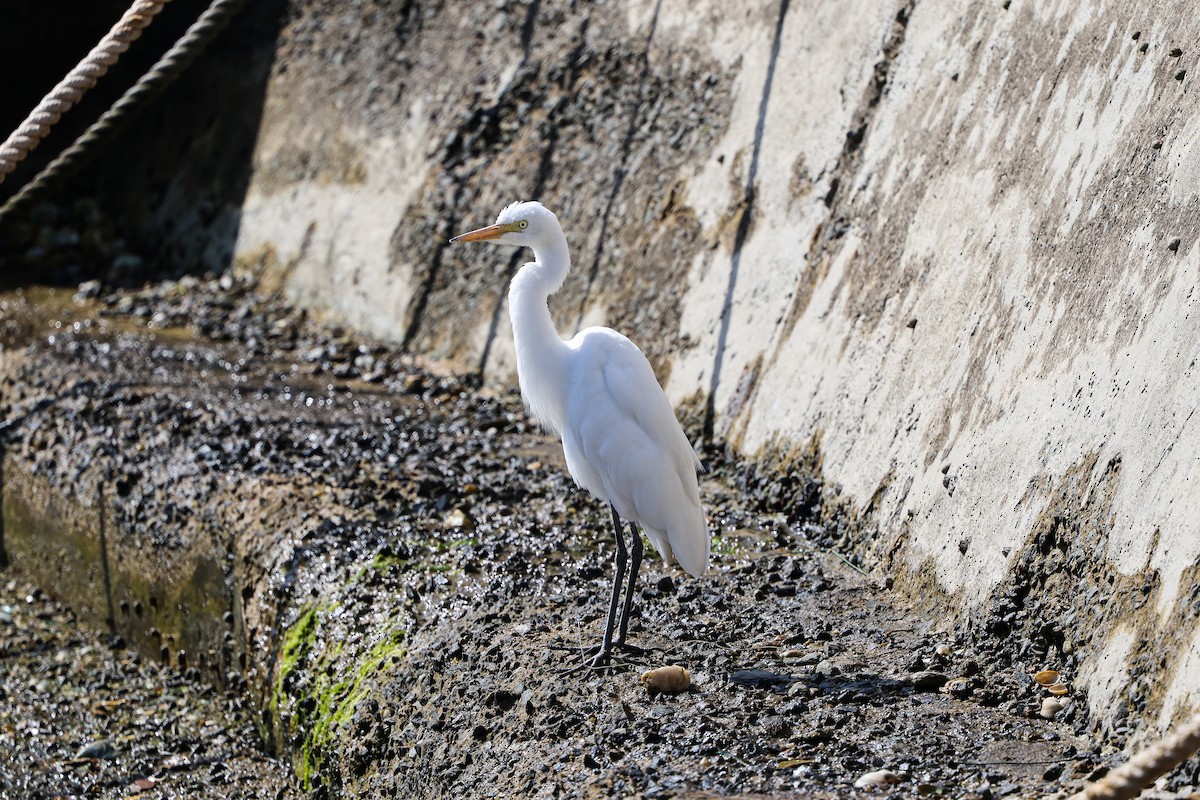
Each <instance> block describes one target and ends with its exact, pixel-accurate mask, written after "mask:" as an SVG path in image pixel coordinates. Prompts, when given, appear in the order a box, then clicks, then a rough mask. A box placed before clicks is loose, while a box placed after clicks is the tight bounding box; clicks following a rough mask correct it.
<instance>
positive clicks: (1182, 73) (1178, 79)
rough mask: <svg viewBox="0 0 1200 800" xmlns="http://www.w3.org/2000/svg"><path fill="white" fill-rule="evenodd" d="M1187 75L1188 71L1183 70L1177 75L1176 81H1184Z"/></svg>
mask: <svg viewBox="0 0 1200 800" xmlns="http://www.w3.org/2000/svg"><path fill="white" fill-rule="evenodd" d="M1185 75H1187V70H1186V69H1181V70H1179V72H1176V73H1175V80H1177V81H1181V80H1183V78H1184V76H1185Z"/></svg>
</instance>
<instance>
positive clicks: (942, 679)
mask: <svg viewBox="0 0 1200 800" xmlns="http://www.w3.org/2000/svg"><path fill="white" fill-rule="evenodd" d="M948 680H950V678H949V677H947V676H946V675H945V674H944V673H941V672H935V671H934V670H931V669H924V670H921V671H920V672H914V673H913V674H911V675H909V676H908V683H909V685H910V686H912V687H913V688H914V689H918V690H920V691H923V692H933V691H937V690H938V689H941V688H942V687H943V686H945V685H946V682H947V681H948Z"/></svg>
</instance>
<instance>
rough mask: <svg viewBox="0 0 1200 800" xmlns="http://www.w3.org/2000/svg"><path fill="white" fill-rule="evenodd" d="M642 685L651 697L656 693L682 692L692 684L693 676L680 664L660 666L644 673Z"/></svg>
mask: <svg viewBox="0 0 1200 800" xmlns="http://www.w3.org/2000/svg"><path fill="white" fill-rule="evenodd" d="M642 685H643V686H645V687H646V692H647V694H649V695H650V696H651V697H653V696H654V695H656V694H660V693H661V694H680V693H681V692H686V691H687V690H688V687H690V686H691V685H692V676H691V673H689V672H688V671H687V670H686V669H684V668H683V667H680V666H675V665H671V666H666V667H658V668H657V669H652V670H648V671H646V672H643V673H642Z"/></svg>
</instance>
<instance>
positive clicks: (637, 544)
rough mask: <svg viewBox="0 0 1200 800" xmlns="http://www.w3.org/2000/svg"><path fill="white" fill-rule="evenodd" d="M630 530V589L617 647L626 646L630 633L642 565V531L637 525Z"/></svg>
mask: <svg viewBox="0 0 1200 800" xmlns="http://www.w3.org/2000/svg"><path fill="white" fill-rule="evenodd" d="M629 530H630V532H631V533H633V541H632V542H631V543H630V545H629V549H630V550H631V551H633V552H632V558H631V559H630V564H629V588H628V589H627V590H626V591H625V607H624V608H623V609H621V627H620V630H619V631H618V632H617V647H620V646H621V645H623V644H625V634H627V633H628V632H629V612H630V611H632V610H633V587H634V585H635V584H637V577H638V567H640V566H641V565H642V550H643V549H644V548H643V546H642V531H641V529H639V528H638V526H637V525H634V524H633V523H632V522H631V523H629Z"/></svg>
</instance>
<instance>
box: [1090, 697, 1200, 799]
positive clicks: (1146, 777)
mask: <svg viewBox="0 0 1200 800" xmlns="http://www.w3.org/2000/svg"><path fill="white" fill-rule="evenodd" d="M1197 750H1200V716H1197V717H1196V718H1195V719H1193V720H1192V722H1191V724H1189V725H1187V726H1186V727H1184V729H1183V730H1181V731H1179V732H1178V733H1175V734H1173V735H1171V736H1168V737H1167V738H1166V739H1163V740H1162V741H1161V742H1159V743H1158V744H1156V745H1154V746H1153V747H1151V748H1149V749H1148V750H1143V751H1142V752H1140V753H1138V754H1137V755H1136V756H1134V757H1133V758H1131V759H1129V760H1128V761H1126V762H1125V763H1124V764H1122V765H1121V766H1119V767H1117V768H1116V769H1114V770H1113V771H1112V772H1110V773H1108V774H1107V775H1105V776H1104V777H1103V778H1101V779H1100V780H1098V781H1096V782H1095V783H1093V784H1091V785H1089V786H1087V787H1085V788H1084V790H1083V791H1082V792H1079V793H1078V794H1074V795H1072V796H1071V797H1070V798H1069V800H1132V798H1134V797H1137V796H1138V795H1139V794H1141V793H1142V790H1143V789H1145V788H1146V787H1147V786H1149V785H1150V784H1152V783H1154V781H1156V780H1157V779H1158V778H1159V776H1161V775H1165V774H1167V773H1168V772H1170V771H1171V770H1173V769H1175V767H1177V766H1179V765H1180V764H1182V763H1183V761H1184V760H1185V759H1187V758H1188V757H1190V756H1191V755H1192V754H1193V753H1195V752H1196V751H1197Z"/></svg>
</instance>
